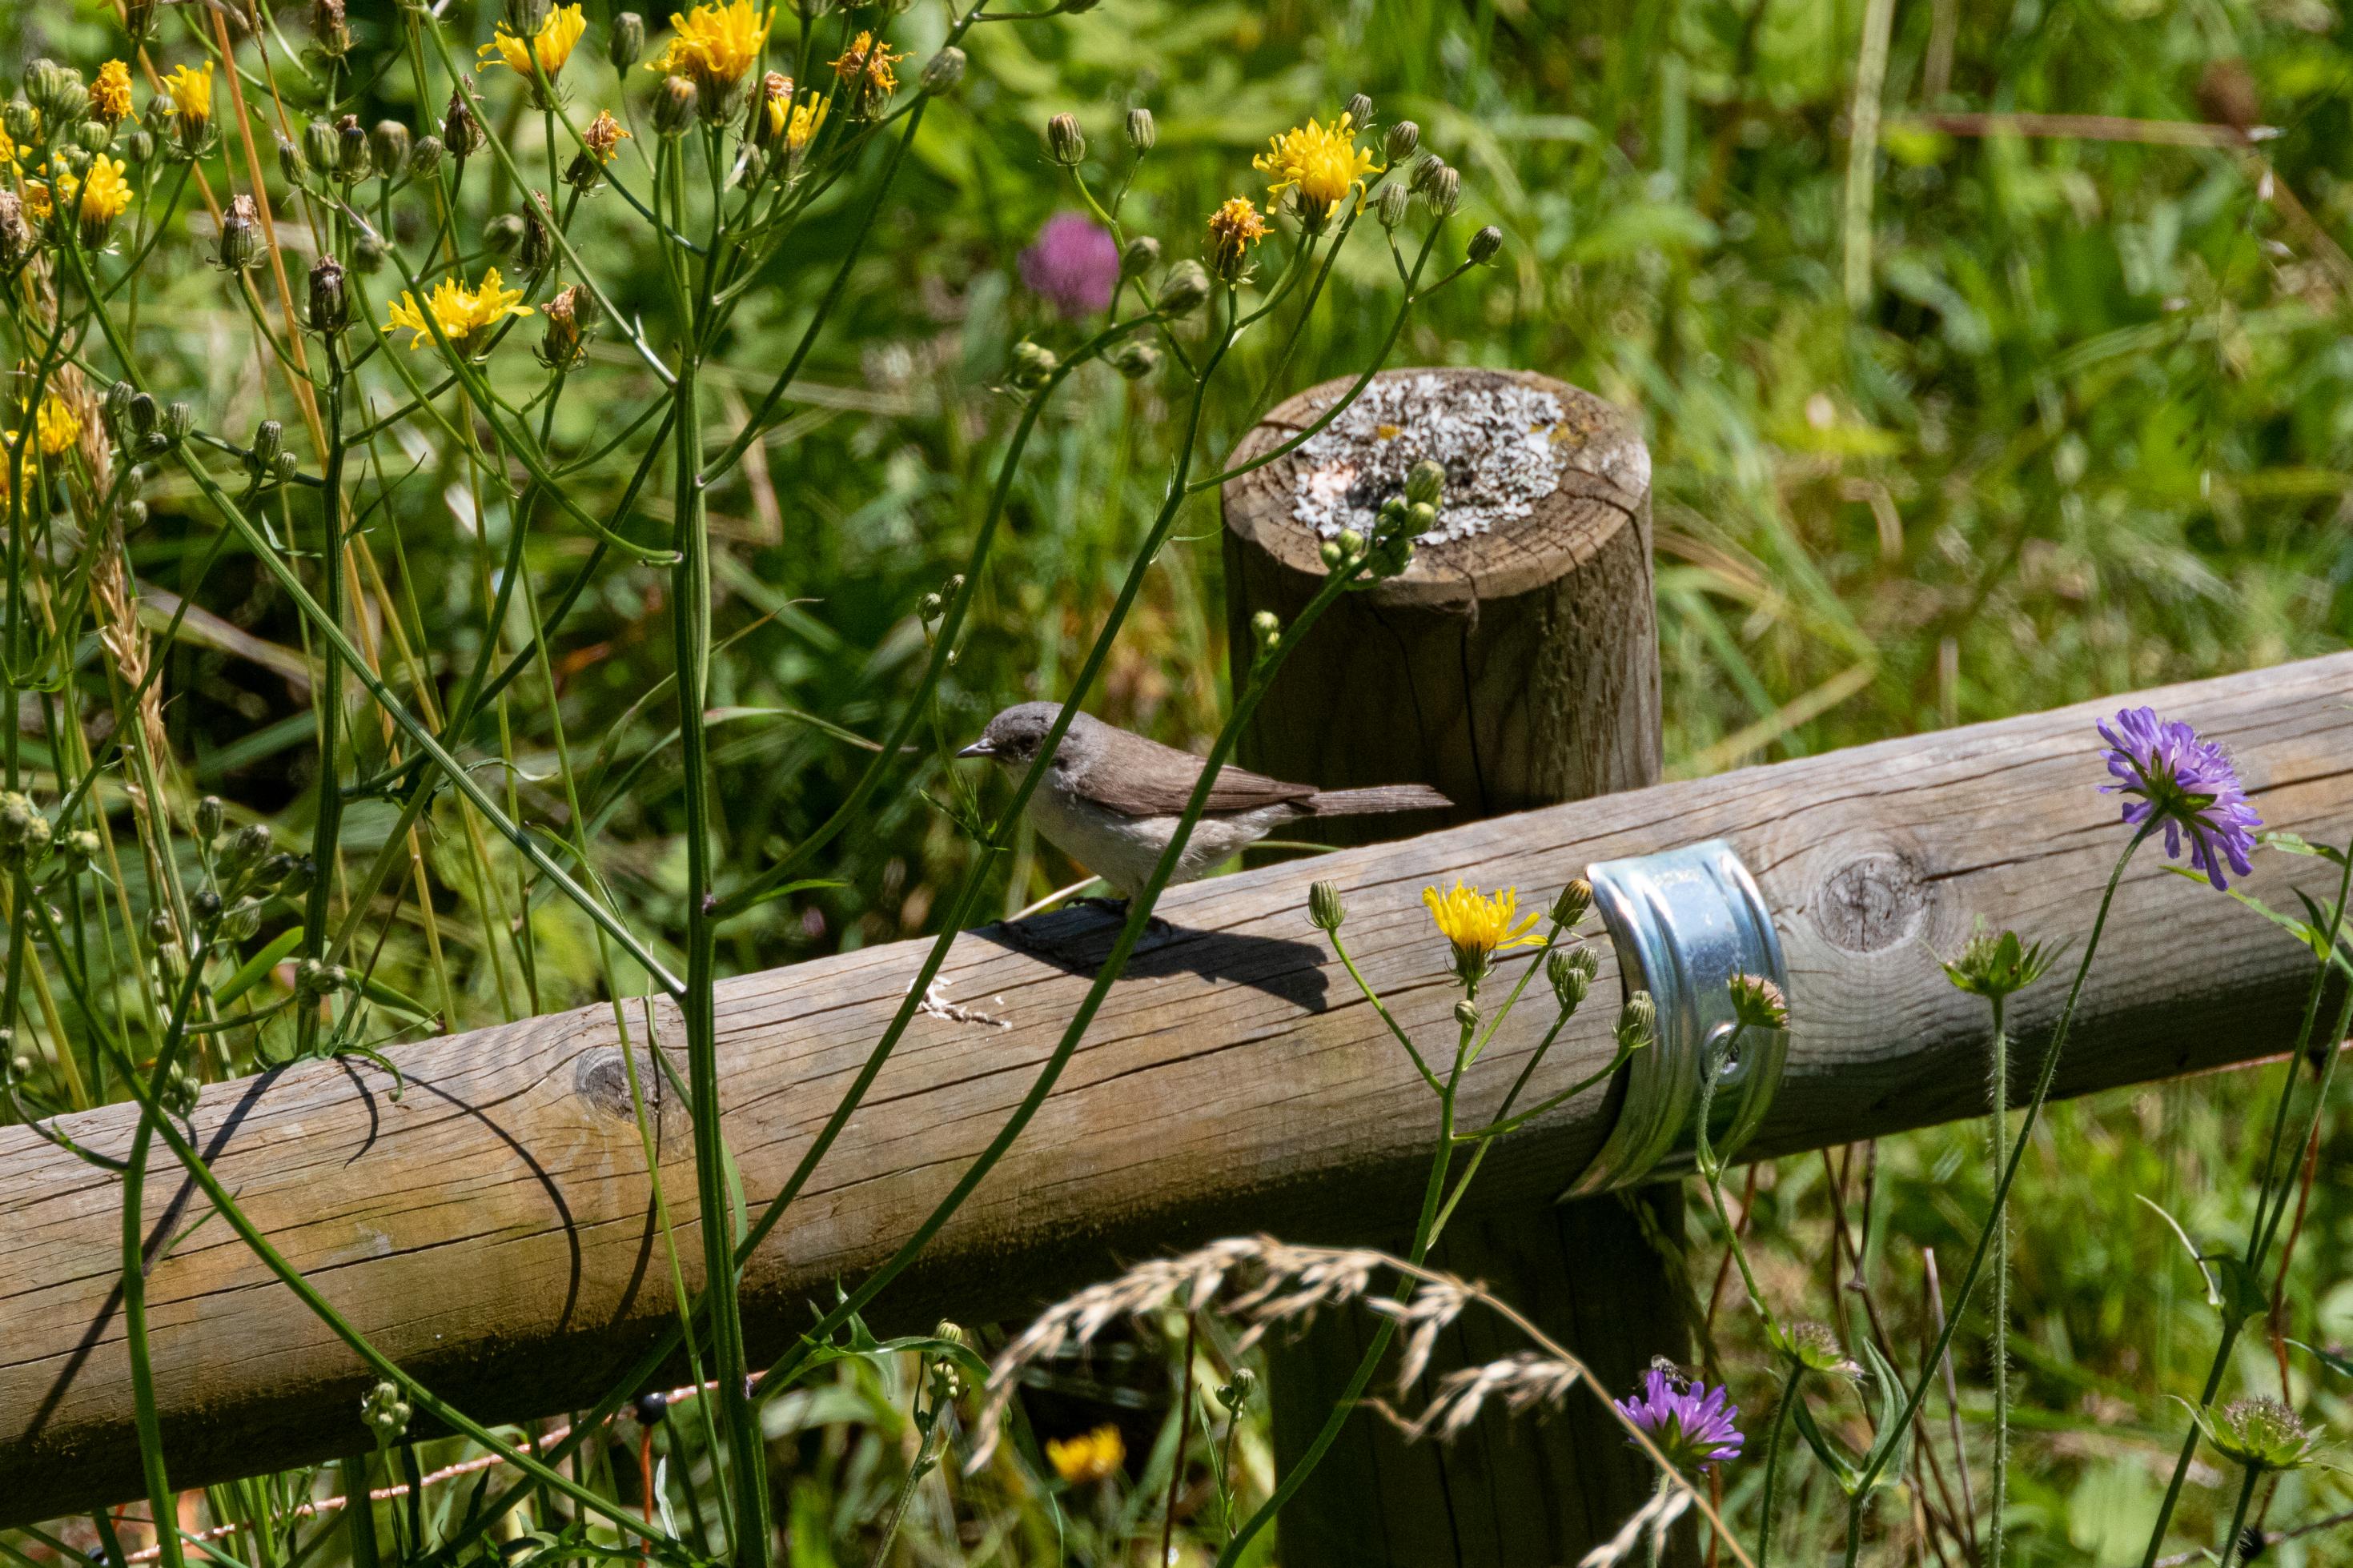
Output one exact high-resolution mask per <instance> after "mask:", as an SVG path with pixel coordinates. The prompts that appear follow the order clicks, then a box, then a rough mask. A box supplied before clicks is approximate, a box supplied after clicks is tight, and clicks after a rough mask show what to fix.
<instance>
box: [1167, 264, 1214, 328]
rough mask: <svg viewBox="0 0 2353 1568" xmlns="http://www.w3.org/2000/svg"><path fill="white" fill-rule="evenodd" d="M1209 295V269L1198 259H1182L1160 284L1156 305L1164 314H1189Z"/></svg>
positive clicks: (1198, 307) (1170, 269)
mask: <svg viewBox="0 0 2353 1568" xmlns="http://www.w3.org/2000/svg"><path fill="white" fill-rule="evenodd" d="M1208 297H1209V274H1208V269H1207V268H1204V267H1203V266H1202V265H1201V264H1200V263H1199V262H1198V261H1180V262H1178V263H1177V264H1176V266H1174V267H1172V268H1169V269H1168V276H1167V278H1166V279H1164V280H1163V281H1162V282H1161V285H1160V300H1159V303H1158V305H1157V306H1156V307H1155V309H1157V310H1159V312H1160V313H1161V314H1162V315H1164V316H1189V315H1191V314H1192V313H1193V312H1194V311H1195V310H1199V309H1200V308H1201V302H1202V301H1203V300H1207V299H1208Z"/></svg>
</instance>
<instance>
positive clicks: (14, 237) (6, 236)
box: [0, 190, 35, 272]
mask: <svg viewBox="0 0 2353 1568" xmlns="http://www.w3.org/2000/svg"><path fill="white" fill-rule="evenodd" d="M34 243H35V242H34V236H33V226H32V225H31V224H29V223H26V221H25V200H24V198H23V197H22V196H19V195H17V194H16V192H14V191H7V190H0V272H14V271H16V268H19V267H22V266H23V265H25V263H26V261H27V260H28V259H30V258H31V257H32V254H33V246H34Z"/></svg>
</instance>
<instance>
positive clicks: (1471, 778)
mask: <svg viewBox="0 0 2353 1568" xmlns="http://www.w3.org/2000/svg"><path fill="white" fill-rule="evenodd" d="M1422 376H1435V377H1437V378H1439V381H1440V384H1441V385H1444V386H1447V387H1450V388H1451V387H1461V388H1465V389H1476V388H1479V387H1482V386H1486V385H1492V384H1498V383H1518V384H1523V385H1527V386H1534V387H1539V388H1541V389H1543V390H1544V391H1546V392H1549V393H1551V394H1553V395H1555V396H1556V397H1557V398H1559V399H1560V401H1561V403H1562V405H1564V406H1565V407H1566V408H1567V411H1568V417H1567V420H1565V421H1564V423H1563V428H1564V429H1567V430H1568V431H1570V432H1572V433H1573V435H1574V444H1573V445H1572V446H1571V447H1570V451H1571V458H1570V461H1569V464H1568V466H1567V471H1566V473H1565V474H1564V476H1563V478H1562V480H1561V484H1560V488H1559V489H1557V490H1556V491H1555V492H1554V493H1553V494H1552V495H1551V496H1549V497H1547V498H1546V499H1545V500H1543V501H1541V502H1539V503H1537V505H1536V506H1535V509H1534V510H1533V511H1532V512H1531V513H1530V514H1529V515H1528V516H1527V517H1525V518H1523V519H1520V520H1518V521H1515V522H1512V523H1506V524H1504V525H1502V526H1500V527H1498V528H1497V529H1496V530H1495V531H1493V532H1492V533H1487V534H1476V535H1472V536H1471V537H1469V538H1466V539H1461V540H1456V541H1451V542H1446V543H1441V544H1435V545H1426V546H1423V547H1421V548H1420V549H1419V550H1417V551H1416V552H1415V554H1414V560H1413V564H1412V565H1411V566H1410V567H1409V568H1408V569H1407V570H1406V572H1405V574H1403V575H1402V576H1399V577H1397V578H1395V579H1392V580H1391V581H1389V582H1388V583H1385V584H1381V585H1380V586H1379V587H1377V588H1375V589H1372V590H1369V591H1367V592H1365V593H1361V594H1352V595H1349V596H1348V597H1346V598H1345V599H1343V600H1341V601H1340V602H1339V603H1338V604H1336V605H1333V606H1332V607H1331V609H1329V610H1328V611H1326V612H1325V614H1324V618H1323V620H1322V622H1321V623H1320V624H1319V625H1318V626H1317V627H1316V630H1315V635H1314V637H1313V638H1311V639H1309V641H1308V642H1307V643H1306V644H1305V645H1304V646H1303V647H1299V648H1296V649H1294V650H1293V653H1292V655H1291V657H1290V658H1289V660H1288V661H1287V662H1286V663H1285V665H1284V667H1283V669H1282V674H1281V675H1280V676H1279V677H1277V678H1276V679H1275V682H1274V685H1273V686H1272V688H1271V689H1270V690H1269V691H1268V692H1267V695H1266V698H1265V700H1264V701H1263V703H1262V704H1261V707H1260V710H1259V717H1258V721H1257V722H1256V723H1255V724H1254V725H1253V726H1252V727H1251V730H1250V733H1249V734H1248V735H1247V736H1245V737H1244V739H1243V742H1242V746H1241V759H1242V761H1243V762H1244V763H1248V764H1249V765H1250V766H1251V767H1254V768H1257V769H1259V770H1260V771H1261V772H1264V773H1272V774H1273V775H1274V776H1276V777H1277V778H1286V779H1302V780H1305V781H1308V782H1311V783H1314V784H1321V785H1323V786H1324V788H1326V789H1343V788H1347V787H1350V786H1353V785H1358V784H1407V783H1411V784H1430V785H1433V786H1435V787H1436V788H1438V789H1440V790H1442V791H1443V792H1445V794H1446V795H1448V796H1449V797H1450V798H1451V799H1452V800H1453V801H1454V802H1455V812H1454V815H1453V820H1455V821H1458V822H1471V821H1476V820H1478V819H1480V818H1482V817H1489V816H1498V815H1501V814H1502V813H1504V812H1510V811H1524V810H1527V809H1529V808H1531V807H1534V806H1539V805H1553V804H1556V803H1557V802H1559V801H1563V800H1569V799H1575V798H1577V797H1580V796H1583V795H1592V794H1595V793H1600V792H1606V791H1610V790H1620V789H1631V788H1634V787H1635V786H1637V785H1640V784H1648V783H1650V782H1651V781H1652V780H1653V779H1655V778H1656V777H1657V776H1658V744H1659V661H1658V629H1657V613H1656V610H1655V608H1654V606H1653V604H1652V595H1651V464H1650V457H1649V454H1648V451H1647V449H1646V448H1645V447H1643V445H1642V440H1641V435H1640V434H1639V432H1637V430H1636V429H1635V427H1634V423H1633V421H1632V420H1631V419H1630V418H1629V417H1628V416H1626V415H1625V414H1623V413H1621V412H1620V411H1619V410H1618V409H1616V408H1614V407H1612V406H1611V405H1609V404H1607V403H1604V402H1602V401H1601V400H1600V399H1599V398H1597V397H1595V396H1594V395H1592V394H1591V393H1588V392H1584V391H1580V390H1579V389H1577V388H1576V387H1573V386H1570V385H1568V384H1567V383H1565V382H1559V381H1555V380H1552V379H1551V378H1550V377H1547V376H1541V375H1535V374H1531V373H1527V372H1504V371H1489V370H1460V369H1455V370H1434V371H1433V370H1397V371H1384V372H1383V373H1381V375H1380V376H1379V377H1378V378H1377V379H1378V380H1384V381H1387V380H1413V379H1416V378H1419V377H1422ZM1348 384H1349V383H1348V382H1347V381H1345V380H1343V381H1329V382H1325V383H1324V384H1322V385H1320V386H1316V387H1312V388H1310V389H1309V390H1307V391H1305V392H1303V393H1301V394H1299V395H1297V396H1296V397H1293V398H1292V399H1291V400H1290V401H1288V402H1286V403H1284V404H1282V405H1280V406H1278V407H1276V408H1275V409H1274V410H1273V411H1272V412H1271V413H1269V414H1268V415H1267V416H1266V417H1265V419H1264V420H1263V421H1261V423H1260V424H1259V426H1257V427H1256V428H1255V429H1253V430H1252V431H1251V432H1250V435H1249V436H1247V437H1244V438H1243V440H1242V442H1241V444H1240V446H1239V447H1236V448H1235V459H1236V461H1238V462H1240V461H1247V460H1249V459H1250V458H1254V457H1256V456H1258V455H1260V454H1261V453H1263V452H1266V451H1268V450H1270V449H1271V448H1272V447H1275V446H1277V445H1279V444H1280V443H1281V442H1282V439H1283V438H1284V437H1286V436H1287V435H1289V434H1290V433H1292V432H1293V431H1295V430H1297V429H1299V428H1301V427H1303V426H1306V425H1309V424H1312V423H1313V422H1314V419H1315V418H1316V416H1318V415H1319V414H1321V413H1322V412H1323V410H1324V409H1325V408H1327V407H1329V406H1330V405H1331V403H1332V401H1333V399H1335V398H1336V397H1338V396H1339V395H1341V394H1342V393H1343V392H1344V391H1345V390H1346V388H1347V386H1348ZM1299 461H1300V458H1298V457H1297V456H1295V455H1294V456H1292V457H1286V458H1279V459H1277V460H1276V461H1274V462H1271V463H1269V464H1268V465H1266V466H1265V467H1264V468H1258V469H1254V470H1252V471H1251V472H1250V473H1248V474H1245V475H1243V476H1242V477H1241V478H1240V479H1232V480H1229V481H1228V483H1227V485H1226V487H1225V519H1226V530H1225V557H1226V604H1227V617H1228V620H1229V632H1230V634H1231V641H1230V646H1231V647H1250V630H1249V620H1250V616H1251V615H1253V614H1255V613H1257V612H1258V611H1260V610H1262V609H1266V610H1272V611H1273V612H1274V613H1275V614H1276V615H1277V616H1280V617H1281V618H1282V620H1283V621H1284V622H1286V623H1288V622H1289V621H1291V620H1292V619H1293V618H1294V617H1295V616H1297V615H1298V613H1299V611H1300V610H1301V609H1302V608H1303V606H1304V605H1306V603H1307V601H1308V600H1309V599H1310V598H1311V597H1313V596H1314V593H1315V590H1316V588H1317V587H1318V585H1320V584H1321V583H1322V581H1323V577H1324V569H1323V564H1322V563H1321V561H1320V560H1319V559H1318V557H1317V553H1316V552H1317V551H1318V550H1319V549H1320V548H1321V544H1322V541H1321V540H1320V539H1319V538H1317V536H1316V535H1315V533H1314V531H1313V530H1312V529H1310V528H1308V527H1307V526H1306V525H1304V524H1303V523H1301V522H1299V521H1297V520H1296V519H1295V518H1294V517H1293V514H1292V508H1293V499H1292V498H1293V482H1294V475H1295V471H1296V465H1297V464H1298V462H1299ZM1367 713H1377V714H1378V715H1380V717H1381V719H1382V721H1384V722H1385V723H1386V726H1387V728H1388V737H1387V743H1386V744H1385V745H1383V746H1382V747H1380V748H1378V749H1377V750H1373V749H1367V748H1366V747H1365V746H1363V745H1362V744H1361V743H1360V742H1361V739H1362V728H1363V721H1364V716H1365V715H1366V714H1367ZM1335 830H1336V831H1335ZM1377 831H1378V829H1377V828H1376V827H1372V826H1367V825H1364V824H1346V823H1337V824H1333V825H1330V827H1329V828H1326V827H1324V826H1319V827H1318V828H1317V829H1316V830H1315V834H1314V836H1315V837H1319V838H1322V839H1323V840H1324V841H1325V842H1329V843H1361V842H1363V841H1364V840H1363V838H1362V837H1343V836H1344V835H1349V834H1352V833H1353V834H1359V835H1361V834H1370V833H1377Z"/></svg>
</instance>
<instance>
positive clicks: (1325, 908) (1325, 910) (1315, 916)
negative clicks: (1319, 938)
mask: <svg viewBox="0 0 2353 1568" xmlns="http://www.w3.org/2000/svg"><path fill="white" fill-rule="evenodd" d="M1307 918H1308V919H1309V920H1310V921H1313V922H1314V926H1315V929H1316V930H1317V931H1338V930H1339V929H1340V922H1341V921H1345V920H1346V919H1347V918H1348V911H1347V910H1345V908H1343V907H1342V905H1341V903H1340V889H1339V888H1338V886H1337V885H1335V884H1334V883H1331V882H1311V883H1309V884H1308V887H1307Z"/></svg>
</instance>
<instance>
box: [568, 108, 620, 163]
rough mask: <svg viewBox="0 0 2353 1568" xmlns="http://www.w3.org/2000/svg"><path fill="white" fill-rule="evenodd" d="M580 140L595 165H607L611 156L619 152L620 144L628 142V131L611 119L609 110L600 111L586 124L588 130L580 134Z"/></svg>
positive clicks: (611, 115)
mask: <svg viewBox="0 0 2353 1568" xmlns="http://www.w3.org/2000/svg"><path fill="white" fill-rule="evenodd" d="M580 140H581V142H582V143H583V144H584V145H586V147H587V149H588V153H589V155H590V156H591V157H593V158H595V159H596V162H597V163H611V162H612V161H613V154H615V153H618V152H619V151H620V150H621V143H622V142H626V141H628V140H629V131H628V127H627V126H625V125H623V124H622V123H621V122H620V121H617V120H616V119H614V118H613V114H612V111H611V110H606V109H600V110H597V111H596V119H594V120H592V121H589V122H588V129H587V130H586V131H583V132H581V133H580Z"/></svg>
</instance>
